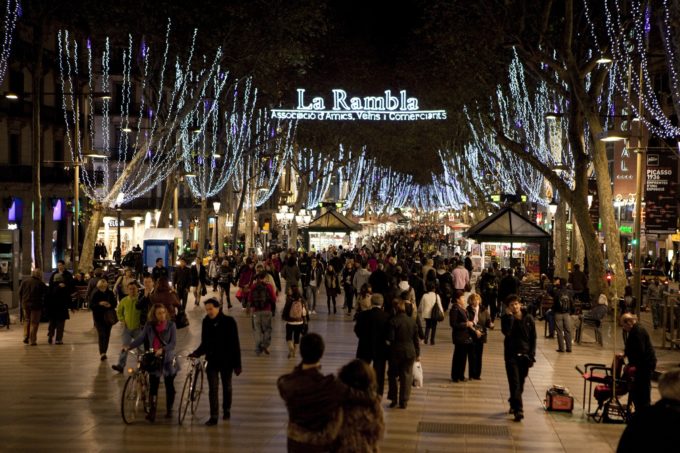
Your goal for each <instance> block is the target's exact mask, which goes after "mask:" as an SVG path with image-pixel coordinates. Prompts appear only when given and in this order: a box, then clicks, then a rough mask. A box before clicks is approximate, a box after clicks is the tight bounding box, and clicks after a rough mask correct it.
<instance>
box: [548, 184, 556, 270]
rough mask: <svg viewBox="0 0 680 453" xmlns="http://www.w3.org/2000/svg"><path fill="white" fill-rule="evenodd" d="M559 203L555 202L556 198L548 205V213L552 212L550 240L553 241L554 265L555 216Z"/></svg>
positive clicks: (553, 257)
mask: <svg viewBox="0 0 680 453" xmlns="http://www.w3.org/2000/svg"><path fill="white" fill-rule="evenodd" d="M558 206H559V205H558V203H557V201H556V200H555V197H553V199H552V201H551V202H550V203H549V204H548V211H549V212H550V239H551V241H552V247H551V250H552V252H551V253H552V260H553V265H554V264H555V263H554V261H555V252H554V250H555V214H556V213H557V207H558Z"/></svg>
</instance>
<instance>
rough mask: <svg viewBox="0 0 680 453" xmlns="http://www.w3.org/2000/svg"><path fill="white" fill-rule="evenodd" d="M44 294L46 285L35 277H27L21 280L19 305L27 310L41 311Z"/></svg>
mask: <svg viewBox="0 0 680 453" xmlns="http://www.w3.org/2000/svg"><path fill="white" fill-rule="evenodd" d="M46 294H47V285H45V284H44V283H43V282H42V280H40V279H39V278H37V277H29V278H27V279H25V280H23V281H22V282H21V286H20V287H19V299H20V300H21V305H22V306H23V307H24V308H26V309H29V310H41V309H42V307H43V303H44V299H45V295H46Z"/></svg>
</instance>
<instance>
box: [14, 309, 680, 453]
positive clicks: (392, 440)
mask: <svg viewBox="0 0 680 453" xmlns="http://www.w3.org/2000/svg"><path fill="white" fill-rule="evenodd" d="M323 305H324V304H322V308H321V312H320V313H319V314H318V315H316V316H315V317H314V318H313V320H312V324H311V330H312V331H316V332H319V333H320V334H322V335H323V336H324V338H325V339H326V344H327V352H326V354H325V356H324V358H323V361H322V363H323V370H324V371H325V372H335V371H337V370H338V368H340V367H341V366H342V365H343V364H345V363H346V362H348V361H349V360H351V359H352V358H353V357H354V352H355V349H356V339H355V337H354V334H353V332H352V326H353V322H352V320H351V317H349V316H346V315H344V314H341V313H340V312H339V313H338V314H337V315H328V314H327V313H326V312H325V307H323ZM281 308H282V304H281V303H280V304H279V311H278V313H277V319H276V321H275V324H274V333H273V348H272V355H271V356H261V357H257V356H256V355H255V353H254V352H253V351H254V346H253V344H254V343H253V336H252V332H251V330H250V319H249V318H248V317H247V316H245V314H244V313H243V311H242V310H241V309H240V308H235V309H232V311H231V312H230V313H229V314H230V315H232V316H234V317H235V318H236V320H237V321H238V325H239V332H240V336H241V344H242V349H243V374H242V375H241V376H240V377H234V403H233V407H232V419H231V421H229V422H222V421H220V423H219V424H218V426H217V427H213V428H207V427H205V426H204V425H203V422H204V421H205V420H206V418H207V416H208V399H207V395H206V397H204V398H202V399H201V403H200V408H199V410H198V417H197V418H196V419H193V420H192V419H187V420H186V421H185V424H184V425H183V426H178V425H177V422H176V420H172V421H166V420H164V419H163V418H162V412H161V416H160V418H159V421H158V422H157V423H156V424H155V425H153V426H152V425H149V424H147V423H139V424H136V425H131V426H126V425H124V424H123V422H122V420H121V417H120V407H119V400H120V393H121V390H122V387H123V383H124V377H122V376H120V375H117V374H115V373H114V372H113V371H112V370H111V364H113V363H115V358H116V356H117V351H118V350H119V346H120V330H119V329H120V327H118V326H117V327H114V334H113V335H112V341H111V346H110V348H109V359H108V360H107V361H104V362H100V360H99V355H98V353H97V340H96V333H95V331H94V329H93V328H92V320H91V315H90V313H89V312H87V311H81V312H78V313H76V314H75V315H73V316H72V319H71V320H70V321H68V322H67V324H66V333H65V335H64V342H65V344H64V345H62V346H56V345H54V346H50V345H48V344H47V341H46V333H47V328H46V327H47V326H46V325H45V324H42V325H41V326H40V331H39V344H38V346H34V347H30V346H25V345H24V344H22V342H21V340H22V335H21V326H18V325H12V327H11V329H9V330H5V329H0V369H1V370H2V371H1V372H0V389H1V391H0V408H2V410H1V411H0V451H7V452H42V451H51V452H62V451H64V452H121V451H126V452H127V451H129V452H147V451H148V452H155V451H191V452H209V451H216V450H218V449H219V450H223V451H249V452H283V451H285V441H286V434H285V433H286V420H287V415H286V409H285V406H284V404H283V402H282V401H281V399H280V398H279V395H278V392H277V390H276V385H275V381H276V378H277V377H278V376H279V375H281V374H283V373H285V372H288V371H289V370H290V369H291V368H292V367H293V365H294V363H295V362H294V361H293V360H289V359H287V358H286V356H287V350H286V345H285V341H284V333H285V329H284V328H283V324H282V322H281V320H280V310H281ZM188 312H189V318H190V320H191V326H190V327H189V328H188V329H184V330H182V331H180V333H179V338H178V351H179V352H180V354H187V353H188V352H190V351H191V350H193V348H194V347H195V346H196V345H197V342H198V338H199V336H200V321H201V319H202V317H203V313H204V312H203V310H202V307H201V308H199V307H194V305H193V303H192V302H191V300H190V306H189V310H188ZM611 326H612V324H611V323H609V324H607V326H606V327H605V348H601V347H599V346H597V345H595V344H593V343H590V344H584V345H582V346H579V345H575V346H574V352H573V353H572V354H558V353H557V352H555V342H554V341H555V340H549V339H544V338H542V335H541V334H542V332H543V324H542V323H538V330H539V337H540V338H539V341H538V354H537V356H538V357H537V360H538V361H537V363H536V366H535V367H534V368H533V369H532V370H531V371H530V375H529V380H528V382H527V386H526V389H525V403H524V405H525V415H526V418H525V420H524V422H522V423H514V422H512V421H511V420H510V416H509V415H508V414H507V410H508V406H507V402H506V400H507V382H506V378H505V371H504V366H503V354H502V334H501V333H500V331H499V330H494V331H492V332H491V333H490V339H489V343H488V345H487V347H486V351H485V355H484V369H483V372H482V380H481V381H472V382H466V383H458V384H453V383H451V382H450V381H449V375H450V363H451V353H452V345H451V342H450V338H451V332H450V328H449V327H448V326H447V325H446V323H442V324H440V329H439V330H438V332H437V340H438V344H437V345H436V346H429V345H423V346H422V348H423V353H422V360H423V368H424V374H425V386H424V388H421V389H414V390H413V392H412V399H411V401H410V402H409V406H408V409H407V410H401V409H389V408H387V404H386V403H385V404H384V407H385V423H386V426H387V432H386V435H385V439H384V440H383V442H382V443H381V447H382V451H384V452H400V453H404V452H416V451H417V452H451V451H456V452H464V451H469V452H477V451H490V450H492V449H493V450H494V451H497V452H501V451H540V452H560V451H568V452H571V451H573V452H579V453H581V452H582V451H584V449H587V450H591V451H597V452H607V451H613V450H615V448H616V445H617V442H618V438H619V436H620V433H621V431H622V430H623V427H622V426H620V425H602V424H596V423H593V422H590V421H587V420H586V418H585V416H584V415H583V411H582V410H581V391H582V381H581V378H580V377H579V375H578V373H577V372H576V370H575V369H574V367H575V366H576V365H581V364H583V363H586V362H600V363H610V362H611V358H612V341H611V338H612V332H611ZM619 335H620V334H619ZM619 338H620V336H619ZM584 340H591V341H592V338H591V337H588V333H586V334H585V335H584ZM659 356H660V362H662V363H664V362H666V363H670V362H680V355H679V354H678V353H677V352H670V351H660V352H659ZM184 373H185V372H184V371H181V372H180V374H179V375H178V377H177V380H176V386H177V387H178V388H179V389H180V391H181V385H182V383H183V381H184V376H185V374H184ZM551 384H561V385H566V386H567V387H569V388H570V389H571V390H572V393H573V394H574V395H575V397H576V400H577V402H576V410H575V411H574V413H573V414H557V413H547V412H545V411H544V410H543V408H542V401H543V398H544V396H545V390H546V389H547V388H548V387H549V386H550V385H551ZM160 394H161V396H159V398H160V399H161V401H160V407H163V396H162V395H163V390H162V389H161V392H160ZM178 397H179V395H178ZM652 397H653V400H656V399H658V393H657V391H656V389H654V390H653V395H652ZM428 422H434V423H447V424H456V425H455V426H453V428H457V429H458V430H459V431H458V433H455V434H453V433H452V434H448V433H439V434H438V433H431V432H426V431H427V427H426V426H425V424H426V423H428ZM461 425H462V426H461ZM470 425H474V427H471V426H470ZM419 426H421V428H424V429H421V430H419V429H418V428H419ZM419 431H423V432H419Z"/></svg>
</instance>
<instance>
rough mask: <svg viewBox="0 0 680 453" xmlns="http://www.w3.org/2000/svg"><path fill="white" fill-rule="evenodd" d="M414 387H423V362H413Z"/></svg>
mask: <svg viewBox="0 0 680 453" xmlns="http://www.w3.org/2000/svg"><path fill="white" fill-rule="evenodd" d="M413 386H414V387H416V388H420V387H422V386H423V365H422V363H421V362H413Z"/></svg>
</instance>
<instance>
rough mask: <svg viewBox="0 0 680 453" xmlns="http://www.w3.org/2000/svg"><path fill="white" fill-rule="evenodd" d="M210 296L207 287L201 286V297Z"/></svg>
mask: <svg viewBox="0 0 680 453" xmlns="http://www.w3.org/2000/svg"><path fill="white" fill-rule="evenodd" d="M207 294H208V290H207V289H205V285H201V296H205V295H207Z"/></svg>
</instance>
